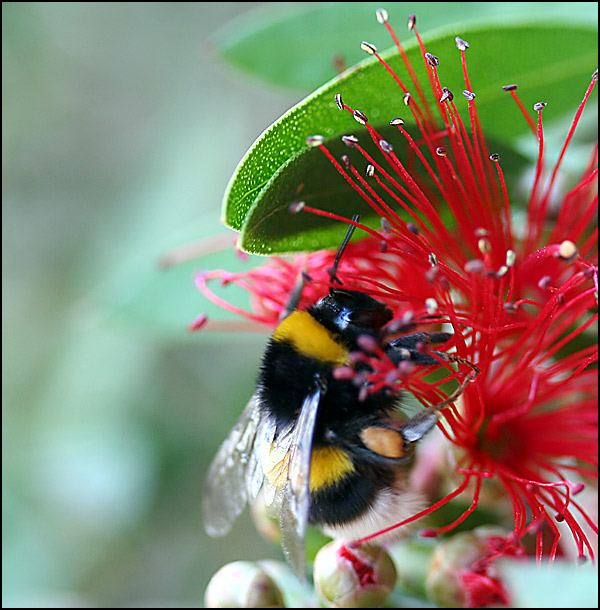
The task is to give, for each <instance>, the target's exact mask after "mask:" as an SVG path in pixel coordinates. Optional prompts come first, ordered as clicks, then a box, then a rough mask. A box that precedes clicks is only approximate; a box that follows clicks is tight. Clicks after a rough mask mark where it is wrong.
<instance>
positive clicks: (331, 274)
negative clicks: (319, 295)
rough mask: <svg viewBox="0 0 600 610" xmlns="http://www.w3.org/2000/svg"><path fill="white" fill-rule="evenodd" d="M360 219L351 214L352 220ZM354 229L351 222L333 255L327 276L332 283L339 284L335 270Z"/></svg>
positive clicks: (356, 215)
mask: <svg viewBox="0 0 600 610" xmlns="http://www.w3.org/2000/svg"><path fill="white" fill-rule="evenodd" d="M359 219H360V216H359V215H358V214H355V215H354V216H352V222H358V221H359ZM354 229H356V226H355V225H353V224H351V225H350V226H349V227H348V230H347V231H346V236H345V237H344V241H342V244H341V246H340V247H339V249H338V252H337V255H336V257H335V261H334V263H333V267H332V268H331V269H330V270H329V277H330V278H331V280H330V281H331V283H332V284H333V282H337V283H338V284H341V283H342V281H341V280H340V278H339V277H338V276H337V270H338V266H339V264H340V260H341V259H342V254H343V253H344V250H345V249H346V246H347V245H348V242H349V241H350V238H351V237H352V233H354ZM331 290H332V289H331V288H330V289H329V291H330V292H331Z"/></svg>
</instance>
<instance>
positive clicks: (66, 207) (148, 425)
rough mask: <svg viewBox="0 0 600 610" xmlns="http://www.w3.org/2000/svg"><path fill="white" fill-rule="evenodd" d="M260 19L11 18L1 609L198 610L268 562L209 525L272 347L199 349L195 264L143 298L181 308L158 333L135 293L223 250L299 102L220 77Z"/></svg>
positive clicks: (135, 10) (100, 9)
mask: <svg viewBox="0 0 600 610" xmlns="http://www.w3.org/2000/svg"><path fill="white" fill-rule="evenodd" d="M254 4H255V3H251V2H232V3H206V2H204V3H185V2H184V3H118V2H117V3H52V2H40V3H26V2H18V3H16V2H8V3H3V5H2V16H3V26H2V29H3V113H2V114H3V209H2V216H3V230H2V238H3V239H2V253H3V267H2V287H3V295H4V298H3V310H2V329H3V337H2V347H3V356H4V357H3V365H2V372H3V388H2V393H3V606H4V607H7V606H12V607H19V606H20V607H23V606H37V607H51V606H55V605H56V606H70V605H72V606H100V607H101V606H121V605H126V606H151V605H157V606H181V605H184V606H185V605H196V606H197V605H200V606H201V605H202V595H203V590H204V587H205V585H206V583H207V582H208V578H209V576H210V575H211V573H212V572H214V571H215V570H216V569H217V568H218V567H220V566H221V565H222V564H223V563H225V562H226V561H229V560H233V559H237V558H242V557H254V556H256V557H261V556H267V555H270V554H271V555H274V556H277V552H276V551H275V550H272V549H270V548H269V547H268V546H267V545H266V543H264V542H262V540H261V539H260V538H259V536H258V534H256V533H255V532H254V529H253V528H251V527H249V525H248V523H249V522H248V521H247V520H242V522H241V523H239V524H238V525H237V526H236V528H235V530H234V532H233V533H232V535H230V536H229V537H227V538H225V539H222V540H213V539H211V538H209V537H207V536H206V535H205V534H204V532H203V528H202V521H201V510H200V508H201V506H200V503H201V495H202V482H203V478H204V475H205V472H206V468H207V466H208V463H209V461H210V459H211V457H212V455H213V454H214V452H215V450H216V448H217V447H218V445H219V443H220V441H221V440H222V439H223V438H224V437H225V435H226V433H227V432H228V430H229V429H230V428H231V426H232V425H233V423H234V421H235V419H236V417H237V415H238V414H239V412H240V411H241V408H242V407H243V405H244V404H245V402H246V401H247V399H248V397H249V395H250V393H251V391H252V384H253V380H254V377H255V375H256V372H257V367H258V358H259V354H260V352H261V350H262V345H263V344H264V341H265V336H264V335H261V334H256V335H247V336H243V337H241V338H240V337H236V336H235V335H220V336H218V335H214V334H213V335H209V334H195V335H191V336H190V335H189V333H188V332H187V330H186V325H187V324H188V322H190V321H192V320H193V319H194V317H195V316H196V315H197V314H198V313H200V312H202V311H205V310H206V304H205V301H204V300H203V298H202V297H201V296H200V294H199V293H198V292H197V291H196V289H195V287H194V285H193V271H194V269H195V268H197V267H198V264H197V263H196V264H193V263H192V264H191V265H187V266H185V267H184V268H182V269H181V270H174V271H172V272H170V271H167V272H162V273H163V274H164V277H162V278H161V282H159V284H158V287H156V288H155V289H154V293H152V294H149V295H148V297H149V298H148V302H147V303H146V307H147V310H148V312H150V313H149V317H152V315H151V314H152V311H153V308H154V305H155V301H154V299H156V301H158V300H159V299H163V298H164V299H169V298H173V299H174V304H175V305H176V307H173V311H172V313H171V314H170V315H169V316H168V319H165V320H163V322H164V324H163V326H162V327H161V328H157V327H153V325H152V323H151V322H147V321H146V320H145V319H144V315H143V308H141V307H139V303H138V304H137V305H138V306H137V307H136V308H134V311H135V314H130V313H129V311H128V309H127V292H126V289H127V285H126V283H127V282H128V281H129V279H130V278H131V277H136V275H137V276H140V277H145V276H148V277H149V278H150V277H154V276H158V275H160V274H161V272H160V271H158V270H157V260H158V257H159V256H160V254H161V253H163V252H164V251H165V250H166V249H168V248H170V247H172V246H175V245H178V244H181V243H184V242H186V241H188V240H190V239H196V238H199V237H202V236H204V235H210V234H213V233H217V232H220V231H223V230H224V229H222V227H221V225H220V222H219V216H220V206H221V199H222V196H223V193H224V191H225V187H226V185H227V181H228V180H229V177H230V176H231V174H232V173H233V170H234V168H235V166H236V164H237V163H238V161H239V160H240V159H241V157H242V156H243V154H244V153H245V151H246V150H247V148H248V147H249V146H250V144H251V143H252V141H253V140H254V139H255V138H256V137H257V136H258V135H259V133H260V132H261V131H262V130H263V129H264V128H265V127H267V126H268V125H269V123H271V122H272V121H273V120H274V119H276V118H277V117H278V116H279V115H281V114H282V113H283V112H284V111H285V110H286V109H287V108H288V107H289V106H291V105H292V104H293V103H295V102H296V101H297V100H298V99H299V97H300V96H299V95H295V94H290V93H289V92H287V93H284V92H282V91H277V90H275V89H273V88H270V87H268V86H265V85H261V84H259V83H258V82H254V83H251V82H249V81H248V80H243V79H241V78H240V75H239V74H234V73H233V72H232V71H231V69H229V68H228V67H227V66H225V65H223V64H222V63H220V62H219V61H218V60H217V58H216V56H215V53H214V51H213V49H212V46H211V42H210V37H211V36H212V35H213V34H214V33H215V31H217V30H218V29H219V28H220V27H221V26H223V25H224V24H226V23H227V22H229V21H230V20H231V19H232V18H234V17H236V16H238V15H240V14H241V13H243V12H245V11H248V10H249V9H251V8H252V7H253V5H254ZM230 256H231V255H230V254H228V255H227V257H228V258H229V257H230ZM222 264H223V265H225V264H228V263H227V261H225V262H222ZM123 270H124V271H123ZM169 291H172V292H173V295H169V294H165V293H166V292H169ZM116 295H118V298H119V299H121V301H120V302H119V303H117V304H116V305H117V306H115V307H110V306H109V307H105V306H104V303H103V301H107V302H109V304H110V305H114V303H113V302H112V301H113V300H116V299H117V296H116ZM178 299H179V300H182V301H183V302H178ZM153 301H154V302H153ZM155 326H156V325H155ZM162 328H168V329H169V332H168V333H164V332H161V330H162Z"/></svg>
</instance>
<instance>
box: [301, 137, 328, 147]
mask: <svg viewBox="0 0 600 610" xmlns="http://www.w3.org/2000/svg"><path fill="white" fill-rule="evenodd" d="M305 142H306V143H307V144H308V145H309V146H321V144H323V142H325V138H324V137H323V136H320V135H314V136H308V137H307V138H306V140H305Z"/></svg>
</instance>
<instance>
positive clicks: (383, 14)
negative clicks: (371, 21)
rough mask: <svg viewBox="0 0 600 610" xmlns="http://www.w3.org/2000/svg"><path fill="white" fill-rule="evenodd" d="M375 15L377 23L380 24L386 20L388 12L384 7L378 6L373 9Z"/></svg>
mask: <svg viewBox="0 0 600 610" xmlns="http://www.w3.org/2000/svg"><path fill="white" fill-rule="evenodd" d="M375 15H376V16H377V21H379V23H381V24H382V25H383V24H384V23H387V22H388V18H389V16H388V12H387V11H386V10H385V9H384V8H378V9H377V10H376V11H375Z"/></svg>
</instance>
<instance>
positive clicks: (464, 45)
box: [454, 36, 469, 51]
mask: <svg viewBox="0 0 600 610" xmlns="http://www.w3.org/2000/svg"><path fill="white" fill-rule="evenodd" d="M454 40H455V41H456V48H457V49H458V50H459V51H466V50H467V49H468V48H469V43H468V42H467V41H466V40H463V39H462V38H461V37H460V36H457V37H456V38H455V39H454Z"/></svg>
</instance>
